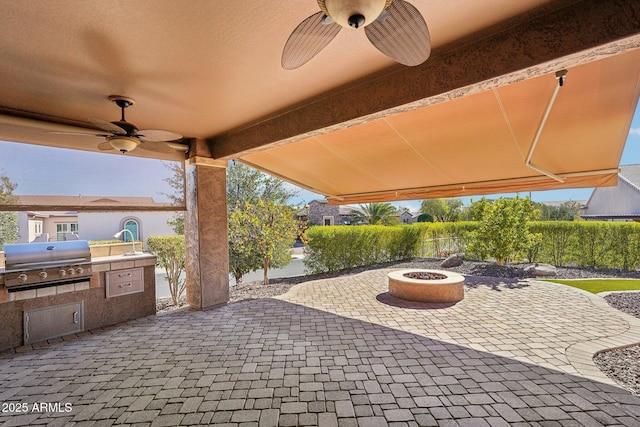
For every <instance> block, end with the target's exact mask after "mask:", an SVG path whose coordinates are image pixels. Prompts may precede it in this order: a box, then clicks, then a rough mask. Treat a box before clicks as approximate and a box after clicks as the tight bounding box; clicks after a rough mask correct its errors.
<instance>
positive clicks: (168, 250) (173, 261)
mask: <svg viewBox="0 0 640 427" xmlns="http://www.w3.org/2000/svg"><path fill="white" fill-rule="evenodd" d="M147 245H148V246H149V248H150V249H151V250H152V251H153V253H154V254H155V256H156V262H157V264H158V265H159V266H161V267H163V268H164V271H165V274H166V276H165V277H166V279H167V282H169V291H170V292H171V299H172V300H173V304H174V305H178V301H179V300H180V297H181V296H182V294H183V293H184V290H185V278H184V277H183V276H182V273H184V272H185V269H186V252H185V238H184V235H178V236H152V237H149V238H148V239H147Z"/></svg>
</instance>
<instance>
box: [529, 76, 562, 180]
mask: <svg viewBox="0 0 640 427" xmlns="http://www.w3.org/2000/svg"><path fill="white" fill-rule="evenodd" d="M566 75H567V70H560V71H557V72H556V79H557V80H558V84H557V85H556V86H555V88H554V89H553V94H552V95H551V99H550V100H549V104H548V105H547V109H546V110H545V112H544V115H543V116H542V120H540V124H539V125H538V130H537V131H536V135H535V136H534V138H533V143H532V144H531V148H529V154H528V155H527V161H526V162H525V165H526V166H527V167H529V168H531V169H533V170H535V171H537V172H539V173H541V174H543V175H546V176H548V177H549V178H552V179H555V180H556V181H558V182H564V178H563V177H561V176H559V175H556V174H554V173H552V172H549V171H548V170H545V169H543V168H541V167H539V166H536V165H534V164H533V163H531V158H532V157H533V152H534V150H535V149H536V146H537V145H538V141H539V140H540V135H542V130H543V129H544V126H545V124H546V123H547V119H548V118H549V114H550V113H551V108H552V107H553V104H555V102H556V97H557V96H558V92H559V91H560V88H561V87H562V85H563V84H564V78H565V76H566Z"/></svg>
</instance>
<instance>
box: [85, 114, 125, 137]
mask: <svg viewBox="0 0 640 427" xmlns="http://www.w3.org/2000/svg"><path fill="white" fill-rule="evenodd" d="M89 121H90V122H91V123H93V124H94V125H96V126H97V127H98V128H100V129H102V130H106V131H107V132H111V134H116V135H126V134H127V131H126V130H125V129H123V128H121V127H120V126H118V125H114V124H113V123H111V122H106V121H104V120H100V119H96V118H94V117H89Z"/></svg>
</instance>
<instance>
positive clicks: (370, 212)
mask: <svg viewBox="0 0 640 427" xmlns="http://www.w3.org/2000/svg"><path fill="white" fill-rule="evenodd" d="M351 213H352V214H353V216H354V221H355V222H356V223H359V222H366V223H368V224H369V225H378V224H382V225H391V224H393V223H395V222H397V221H398V219H397V218H396V217H395V215H396V214H397V211H396V208H394V207H393V205H392V204H390V203H369V204H366V205H360V207H359V208H358V209H353V210H352V211H351Z"/></svg>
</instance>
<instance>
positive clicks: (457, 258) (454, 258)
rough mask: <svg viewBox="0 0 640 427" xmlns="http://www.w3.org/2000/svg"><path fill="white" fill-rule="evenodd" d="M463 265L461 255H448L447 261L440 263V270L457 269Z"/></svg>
mask: <svg viewBox="0 0 640 427" xmlns="http://www.w3.org/2000/svg"><path fill="white" fill-rule="evenodd" d="M463 263H464V260H463V259H462V256H461V254H453V255H449V257H448V258H447V259H445V260H444V261H442V262H441V263H440V267H442V268H451V267H459V266H461V265H462V264H463Z"/></svg>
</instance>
